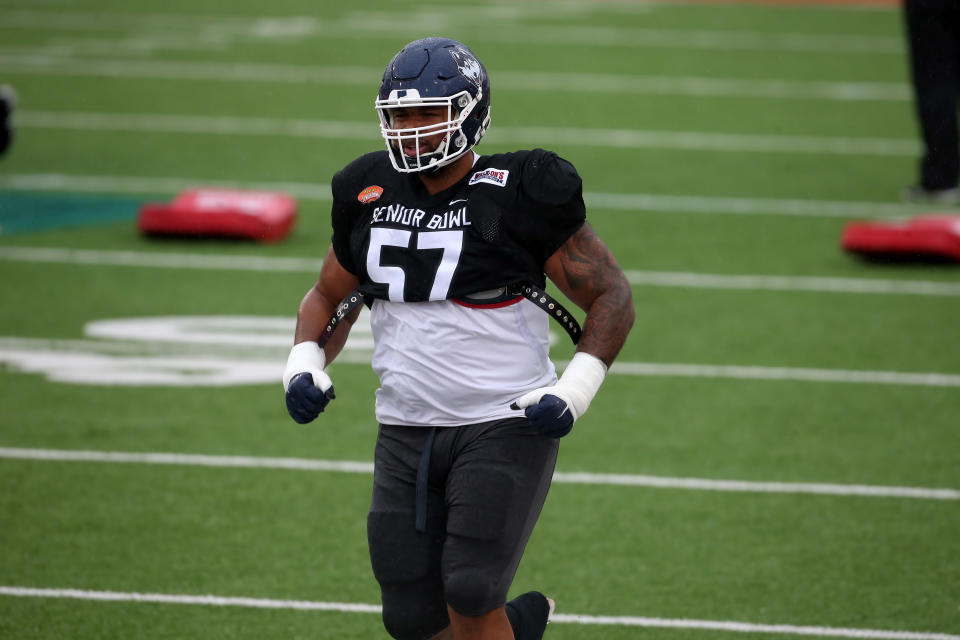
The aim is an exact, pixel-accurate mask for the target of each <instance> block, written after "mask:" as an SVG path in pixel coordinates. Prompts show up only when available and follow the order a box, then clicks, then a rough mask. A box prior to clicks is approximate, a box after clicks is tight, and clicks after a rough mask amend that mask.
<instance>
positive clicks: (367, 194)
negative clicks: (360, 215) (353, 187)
mask: <svg viewBox="0 0 960 640" xmlns="http://www.w3.org/2000/svg"><path fill="white" fill-rule="evenodd" d="M381 194H383V187H379V186H377V185H375V184H372V185H370V186H369V187H367V188H366V189H364V190H363V191H361V192H360V193H359V194H357V200H359V201H360V202H362V203H363V204H367V203H368V202H373V201H374V200H376V199H377V198H379V197H380V195H381Z"/></svg>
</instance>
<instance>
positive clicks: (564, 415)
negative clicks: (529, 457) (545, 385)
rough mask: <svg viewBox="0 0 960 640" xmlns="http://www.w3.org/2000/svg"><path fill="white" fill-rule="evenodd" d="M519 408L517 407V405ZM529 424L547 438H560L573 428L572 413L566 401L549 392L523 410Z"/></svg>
mask: <svg viewBox="0 0 960 640" xmlns="http://www.w3.org/2000/svg"><path fill="white" fill-rule="evenodd" d="M518 408H519V407H518ZM523 413H524V415H526V416H527V420H529V421H530V426H531V427H533V428H534V429H536V430H537V431H538V432H539V433H540V435H543V436H546V437H548V438H562V437H563V436H565V435H567V434H568V433H570V430H571V429H573V413H571V411H570V407H568V406H567V403H566V402H564V401H563V400H561V399H560V398H558V397H557V396H554V395H550V394H549V393H548V394H546V395H544V396H543V397H542V398H540V402H538V403H537V404H535V405H532V406H529V407H527V408H526V409H524V410H523Z"/></svg>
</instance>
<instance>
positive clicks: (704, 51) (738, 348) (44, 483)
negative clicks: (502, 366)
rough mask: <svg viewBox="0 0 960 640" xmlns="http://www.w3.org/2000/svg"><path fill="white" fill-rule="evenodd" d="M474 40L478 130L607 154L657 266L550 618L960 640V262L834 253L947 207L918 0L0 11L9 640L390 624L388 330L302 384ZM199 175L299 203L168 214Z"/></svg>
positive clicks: (584, 456)
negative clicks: (372, 509) (396, 180)
mask: <svg viewBox="0 0 960 640" xmlns="http://www.w3.org/2000/svg"><path fill="white" fill-rule="evenodd" d="M440 34H442V35H447V36H450V37H453V38H457V39H460V40H463V41H465V42H466V43H468V44H469V45H470V46H471V48H472V49H473V50H474V51H475V52H476V53H477V55H478V56H479V57H480V58H481V59H482V60H483V61H484V63H485V64H486V66H487V68H488V70H489V71H490V75H491V81H492V87H493V88H492V100H493V127H492V129H491V131H490V134H489V137H488V138H487V139H485V140H484V142H483V143H482V144H481V145H480V146H479V147H478V151H479V152H481V153H496V152H502V151H509V150H514V149H517V148H532V147H544V148H548V149H552V150H554V151H556V152H558V153H560V154H561V155H562V156H564V157H566V158H567V159H569V160H570V161H571V162H573V163H574V164H575V166H576V167H577V168H578V170H579V171H580V173H581V174H582V176H583V179H584V191H585V200H586V202H587V205H588V219H589V220H590V222H591V224H592V225H593V226H594V227H595V228H596V229H597V231H598V232H599V233H600V235H601V236H602V237H603V238H604V239H605V241H606V242H607V243H608V244H609V246H610V247H611V248H612V250H613V251H614V253H615V255H616V256H617V258H618V260H619V262H620V264H621V266H622V267H623V268H624V270H625V271H626V272H627V275H628V277H629V279H630V281H631V283H632V284H633V286H634V289H633V295H634V300H635V303H636V312H637V323H636V326H635V328H634V330H633V333H632V334H631V336H630V339H629V341H628V343H627V345H626V346H625V348H624V350H623V352H622V353H621V355H620V358H619V360H618V362H617V364H616V365H615V367H614V368H613V369H612V370H611V373H610V375H609V376H608V377H607V380H606V382H605V383H604V386H603V388H602V390H601V392H600V394H599V395H598V397H597V399H596V400H595V402H594V403H593V405H592V406H591V409H590V412H589V413H588V414H587V415H585V416H584V417H583V418H582V419H581V420H579V421H578V423H577V425H576V427H575V429H574V430H573V432H572V433H571V435H570V436H568V437H567V438H565V439H564V440H563V441H562V443H561V451H560V460H559V464H558V472H559V475H558V476H557V479H556V482H555V484H554V486H553V488H552V490H551V494H550V496H549V498H548V501H547V504H546V507H545V509H544V513H543V516H542V517H541V520H540V523H539V524H538V526H537V529H536V530H535V531H534V534H533V538H532V540H531V542H530V545H529V546H528V549H527V552H526V555H525V557H524V560H523V562H522V564H521V567H520V571H519V573H518V576H517V579H516V582H515V584H514V589H513V591H512V593H513V594H514V595H516V594H519V593H521V592H523V591H526V590H529V589H534V588H536V589H539V590H542V591H544V592H545V593H548V594H549V595H551V596H552V597H554V598H555V599H556V600H557V603H558V610H557V613H558V614H559V615H558V618H557V620H556V621H555V622H554V623H552V624H551V625H550V626H549V627H548V632H547V635H546V637H547V638H551V639H558V640H559V639H564V638H566V639H573V638H577V639H587V640H599V639H604V640H606V639H631V640H633V639H641V638H642V639H648V638H658V639H660V638H662V639H664V640H681V639H687V638H689V639H691V640H705V639H706V638H711V639H712V638H731V639H733V638H744V640H747V639H751V638H756V639H759V638H773V637H785V636H786V637H808V636H817V637H831V638H832V637H835V638H844V637H846V638H849V637H858V638H877V639H891V640H897V639H900V640H907V639H911V640H960V535H958V531H960V509H958V505H960V453H958V452H960V346H958V342H957V330H958V327H960V272H958V270H957V268H956V267H954V266H950V265H945V264H931V263H909V262H907V263H883V262H865V261H862V260H860V259H857V258H855V257H852V256H850V255H846V254H844V253H843V252H842V250H841V249H840V248H839V238H840V234H841V232H842V229H843V226H844V225H845V224H846V223H847V222H848V221H850V220H854V219H869V218H885V219H889V218H900V217H907V216H910V215H913V214H916V213H922V212H925V211H929V210H930V209H925V208H922V207H917V206H915V205H906V204H903V203H901V202H900V200H899V195H900V192H901V190H902V189H903V188H904V187H905V186H906V185H908V184H910V183H912V182H913V180H914V179H915V170H916V163H917V158H918V154H919V152H920V148H919V143H918V141H917V134H916V124H915V121H914V118H913V111H912V109H913V107H912V103H911V94H910V90H909V85H908V79H907V68H906V64H907V63H906V51H905V47H904V41H903V40H904V39H903V32H902V21H901V17H900V14H899V12H898V9H897V7H895V6H856V7H849V6H848V7H838V6H824V5H802V6H801V5H790V4H780V3H777V4H776V5H775V6H771V5H765V4H759V3H746V4H728V3H706V4H689V3H633V2H610V3H605V2H584V1H573V2H562V3H561V2H557V3H554V2H543V3H534V2H515V3H507V2H492V3H467V2H460V1H456V2H444V3H430V2H414V3H404V4H403V5H400V4H398V3H393V2H387V1H386V0H383V1H381V2H368V1H362V2H358V3H349V4H340V3H326V2H322V3H311V2H305V1H304V0H276V1H275V2H272V3H269V4H266V5H265V4H263V3H254V2H250V1H249V0H237V1H235V2H231V3H229V4H224V3H219V2H213V1H211V0H191V1H190V2H186V1H183V0H170V1H169V2H166V3H162V4H152V5H148V4H146V3H130V2H118V1H115V0H73V1H71V0H44V1H42V2H41V1H39V0H0V84H10V85H13V86H14V87H15V88H16V90H17V92H18V94H19V96H20V104H19V106H18V110H17V113H16V125H17V132H16V138H15V141H14V144H13V146H12V147H11V149H10V150H9V152H8V153H7V154H6V155H5V156H4V157H3V158H0V487H2V491H0V638H11V639H17V640H20V639H24V640H26V639H31V640H32V639H52V638H83V639H86V638H196V639H198V640H199V639H203V640H212V639H220V638H223V639H226V638H231V639H232V638H331V639H332V638H357V639H359V638H379V637H386V635H385V633H384V632H383V630H382V626H381V624H380V621H379V616H378V615H376V605H377V604H378V600H379V592H378V588H377V585H376V582H375V581H374V579H373V577H372V575H371V572H370V568H369V561H368V559H367V555H366V537H365V517H366V511H367V507H368V502H369V494H370V484H371V476H370V473H369V468H370V462H371V461H372V449H373V443H374V438H375V434H376V424H375V422H374V418H373V392H374V390H375V389H376V387H377V380H376V377H375V376H374V374H373V373H372V371H371V370H370V368H369V333H368V332H365V331H364V328H363V327H362V326H360V327H358V328H357V330H356V331H355V334H356V335H354V336H353V337H352V342H351V345H350V346H349V348H348V350H346V351H345V353H344V354H343V357H342V358H341V359H340V360H338V361H337V362H336V363H334V364H333V365H332V366H331V368H330V373H331V377H332V378H333V380H334V382H335V384H336V388H337V399H336V401H335V402H334V403H333V404H332V405H331V407H330V409H329V410H328V411H327V412H326V413H325V414H324V415H323V416H322V418H321V419H320V420H318V421H317V422H316V423H314V424H311V425H309V426H306V427H303V426H299V425H296V424H295V423H293V422H292V421H291V420H290V419H289V418H288V417H287V415H286V412H285V410H284V408H283V398H282V391H281V388H280V383H279V377H280V374H281V371H282V368H283V363H284V361H285V357H286V352H287V350H288V348H289V344H290V341H291V336H292V327H293V324H292V323H293V319H294V316H295V312H296V307H297V304H298V302H299V300H300V298H301V296H302V295H303V293H304V291H306V289H307V288H308V287H309V286H311V285H312V283H313V280H314V278H315V277H316V274H317V271H318V268H319V261H320V260H321V259H322V257H323V255H324V254H325V252H326V247H327V244H328V242H329V235H330V230H329V215H328V214H329V204H330V197H329V189H328V183H329V179H330V177H331V176H332V174H333V173H334V172H335V171H336V170H338V169H339V168H340V167H342V166H343V165H345V164H346V163H347V162H349V161H350V160H352V159H353V158H354V157H356V156H357V155H359V154H361V153H364V152H366V151H369V150H375V149H379V148H381V147H382V142H381V141H380V138H379V132H378V129H377V122H376V115H375V113H374V111H373V99H374V96H375V93H376V90H377V88H378V83H379V78H380V75H381V73H382V70H383V67H384V65H385V64H386V62H387V61H388V60H389V59H390V58H391V57H392V55H393V54H394V53H395V52H396V51H397V50H399V49H400V47H402V46H403V45H404V44H405V43H406V42H408V41H410V40H413V39H416V38H419V37H423V36H426V35H440ZM205 185H213V186H228V187H236V188H276V189H281V190H283V191H286V192H289V193H291V194H293V195H294V196H296V197H297V199H298V203H299V217H298V222H297V227H296V229H295V231H294V232H293V234H292V235H291V236H290V237H289V238H288V239H287V240H286V241H285V242H282V243H279V244H274V245H260V244H256V243H252V242H244V241H233V240H223V239H208V240H196V239H162V240H161V239H151V238H145V237H142V236H140V235H138V234H137V232H136V230H135V225H134V218H135V215H136V212H137V209H138V207H139V205H140V204H141V203H143V202H147V201H158V200H167V199H169V198H170V197H172V196H173V195H174V194H175V193H176V192H177V191H179V190H181V189H184V188H188V187H195V186H205ZM108 320H110V321H117V322H112V323H105V322H104V321H108ZM148 321H149V322H148ZM560 335H561V334H560V332H559V331H558V339H557V342H556V344H555V346H554V351H553V355H554V358H555V360H556V361H557V362H558V363H562V362H564V361H566V360H567V359H569V357H570V356H571V354H572V347H571V346H570V345H568V344H567V343H566V342H565V340H566V338H565V337H564V338H563V339H561V338H560ZM160 454H165V455H160ZM136 594H139V595H136Z"/></svg>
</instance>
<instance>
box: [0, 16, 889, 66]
mask: <svg viewBox="0 0 960 640" xmlns="http://www.w3.org/2000/svg"><path fill="white" fill-rule="evenodd" d="M489 17H490V18H494V17H495V14H493V13H491V14H490V15H489ZM280 20H310V21H311V35H313V36H314V37H324V38H351V39H353V38H358V37H363V38H377V39H383V38H389V39H391V40H396V39H397V38H398V37H401V36H403V35H404V34H406V36H407V37H412V36H417V37H420V36H422V34H423V33H425V32H435V31H437V30H448V29H451V28H454V27H457V26H460V27H464V28H468V27H469V28H471V32H472V35H471V40H470V41H471V43H490V42H508V43H510V44H514V45H515V44H516V43H518V42H522V43H526V44H537V45H542V46H548V47H559V46H563V47H570V46H577V45H584V46H599V47H622V48H666V49H684V50H689V49H700V50H708V51H755V52H765V51H788V52H795V53H839V54H872V55H877V54H886V55H897V54H902V53H903V51H904V44H903V39H902V38H900V37H897V36H883V35H862V34H855V33H838V34H824V33H796V32H793V33H791V32H760V31H738V30H708V29H652V28H644V27H632V26H587V25H537V24H529V23H528V24H518V22H517V21H516V20H515V19H506V20H492V19H491V20H488V21H487V23H486V24H487V25H488V27H487V28H477V19H476V16H472V17H459V16H457V15H455V14H444V13H442V12H430V13H427V12H421V13H419V14H418V13H411V12H409V11H406V12H388V11H379V12H371V11H364V12H357V13H354V14H347V15H346V16H344V17H342V18H337V19H317V18H312V17H306V16H289V17H285V18H280V17H268V16H257V17H250V18H241V17H236V16H225V17H221V16H203V15H196V16H188V15H185V14H140V13H103V14H101V13H97V14H93V13H89V12H86V13H85V12H65V11H57V12H48V11H43V12H41V11H24V10H19V11H17V10H13V11H3V12H0V23H2V24H3V25H4V27H5V28H18V29H28V30H41V31H50V30H61V31H109V30H119V31H122V32H127V31H132V30H137V31H139V32H142V33H143V35H144V36H149V35H150V34H151V32H156V31H161V32H163V31H169V30H183V31H187V32H200V31H201V30H206V29H217V28H220V29H223V28H229V29H234V30H240V31H249V32H251V35H256V32H255V28H256V26H257V25H258V24H263V23H271V22H276V21H280ZM475 46H479V45H475Z"/></svg>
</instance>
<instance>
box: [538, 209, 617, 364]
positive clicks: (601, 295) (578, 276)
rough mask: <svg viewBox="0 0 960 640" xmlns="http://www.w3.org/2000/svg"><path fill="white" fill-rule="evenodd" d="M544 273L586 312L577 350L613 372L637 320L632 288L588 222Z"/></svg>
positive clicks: (553, 258) (551, 260)
mask: <svg viewBox="0 0 960 640" xmlns="http://www.w3.org/2000/svg"><path fill="white" fill-rule="evenodd" d="M545 271H546V274H547V276H548V277H549V278H550V280H552V281H553V283H554V284H556V285H557V288H558V289H560V291H562V292H563V294H564V295H566V296H567V297H568V298H569V299H570V300H571V301H572V302H573V303H574V304H576V305H577V306H578V307H580V308H581V309H583V310H584V311H586V312H587V317H586V321H585V322H584V326H583V334H582V335H581V336H580V342H579V344H578V345H577V350H578V351H586V352H587V353H589V354H591V355H594V356H596V357H597V358H599V359H600V360H602V361H603V363H604V364H606V365H607V366H608V367H609V366H610V365H611V364H612V363H613V360H614V358H616V356H617V353H619V352H620V348H621V347H623V343H624V342H625V341H626V339H627V333H629V331H630V328H631V327H632V326H633V319H634V310H633V295H632V294H631V292H630V284H629V283H628V282H627V278H626V276H625V275H624V273H623V271H622V270H621V269H620V266H619V265H618V264H617V261H616V259H615V258H614V257H613V253H611V252H610V249H609V248H608V247H607V245H605V244H604V243H603V241H602V240H600V238H599V236H597V234H596V232H594V230H593V229H592V228H591V227H590V225H589V224H586V223H584V225H583V226H582V227H580V229H579V230H578V231H577V232H576V233H574V234H573V235H572V236H571V237H570V238H569V239H568V240H567V241H566V242H565V243H564V244H563V246H561V247H560V248H559V249H558V250H557V251H556V253H554V254H553V255H552V256H550V258H549V259H548V260H547V263H546V265H545Z"/></svg>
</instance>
